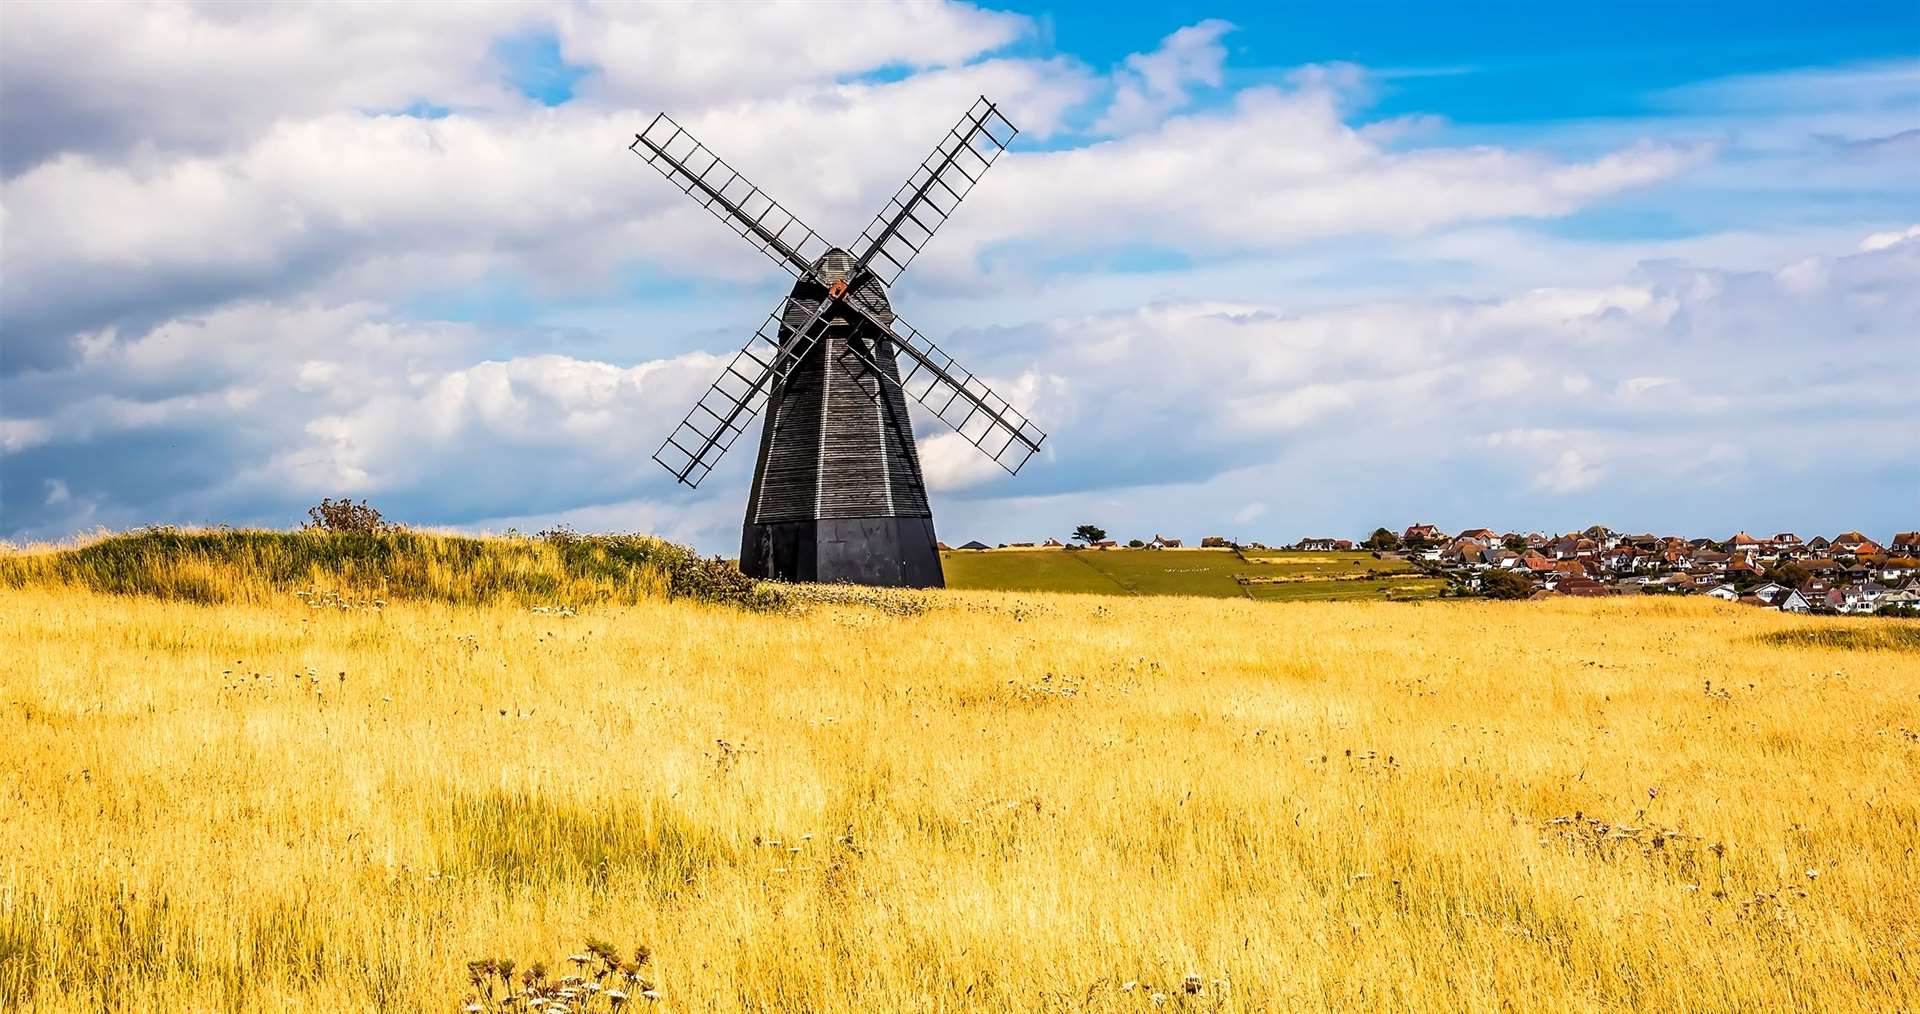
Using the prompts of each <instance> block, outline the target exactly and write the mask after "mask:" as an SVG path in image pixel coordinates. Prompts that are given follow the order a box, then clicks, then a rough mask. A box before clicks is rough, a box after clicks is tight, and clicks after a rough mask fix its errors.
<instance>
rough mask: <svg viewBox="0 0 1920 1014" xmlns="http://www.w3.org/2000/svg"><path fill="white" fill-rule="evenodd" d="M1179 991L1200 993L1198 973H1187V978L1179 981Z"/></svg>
mask: <svg viewBox="0 0 1920 1014" xmlns="http://www.w3.org/2000/svg"><path fill="white" fill-rule="evenodd" d="M1180 990H1181V992H1184V993H1198V992H1200V974H1199V973H1198V972H1188V973H1187V977H1186V978H1184V979H1181V980H1180Z"/></svg>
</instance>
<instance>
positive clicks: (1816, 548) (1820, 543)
mask: <svg viewBox="0 0 1920 1014" xmlns="http://www.w3.org/2000/svg"><path fill="white" fill-rule="evenodd" d="M1831 545H1833V543H1831V542H1828V541H1827V537H1826V536H1824V535H1816V536H1814V537H1813V538H1811V539H1808V540H1807V549H1809V550H1811V551H1812V552H1815V553H1818V552H1820V551H1822V550H1824V549H1826V548H1827V547H1829V546H1831Z"/></svg>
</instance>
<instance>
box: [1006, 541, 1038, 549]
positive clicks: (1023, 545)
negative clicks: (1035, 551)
mask: <svg viewBox="0 0 1920 1014" xmlns="http://www.w3.org/2000/svg"><path fill="white" fill-rule="evenodd" d="M1000 548H1001V549H1032V548H1033V543H1031V542H1009V543H1007V544H1006V545H1004V546H1001V547H1000Z"/></svg>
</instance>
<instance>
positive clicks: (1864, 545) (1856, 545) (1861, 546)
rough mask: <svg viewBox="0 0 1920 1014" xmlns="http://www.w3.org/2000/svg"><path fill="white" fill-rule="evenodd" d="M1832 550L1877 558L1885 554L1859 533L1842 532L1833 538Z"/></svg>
mask: <svg viewBox="0 0 1920 1014" xmlns="http://www.w3.org/2000/svg"><path fill="white" fill-rule="evenodd" d="M1833 549H1834V552H1837V553H1852V554H1853V555H1855V556H1877V555H1879V554H1881V553H1884V552H1886V550H1884V549H1882V548H1880V544H1879V543H1877V542H1875V541H1873V540H1872V539H1869V538H1867V537H1866V536H1865V535H1862V534H1861V533H1859V532H1842V533H1840V534H1839V535H1836V536H1834V537H1833Z"/></svg>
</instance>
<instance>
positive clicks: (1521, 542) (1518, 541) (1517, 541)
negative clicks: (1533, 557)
mask: <svg viewBox="0 0 1920 1014" xmlns="http://www.w3.org/2000/svg"><path fill="white" fill-rule="evenodd" d="M1500 545H1502V546H1504V547H1505V548H1507V549H1509V550H1511V551H1513V552H1515V553H1524V552H1526V551H1527V537H1526V536H1524V535H1509V536H1507V537H1506V538H1504V539H1502V540H1500Z"/></svg>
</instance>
